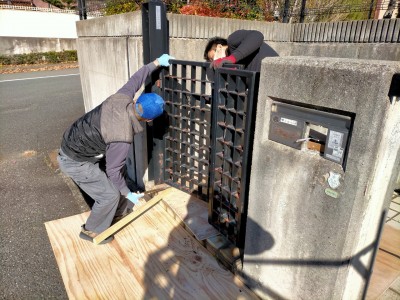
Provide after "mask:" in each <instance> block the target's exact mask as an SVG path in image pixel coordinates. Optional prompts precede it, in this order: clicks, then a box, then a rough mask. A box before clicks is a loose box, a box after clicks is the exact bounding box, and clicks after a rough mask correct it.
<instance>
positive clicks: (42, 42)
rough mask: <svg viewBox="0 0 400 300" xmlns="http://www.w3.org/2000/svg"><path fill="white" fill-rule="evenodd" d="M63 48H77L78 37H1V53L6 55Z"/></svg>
mask: <svg viewBox="0 0 400 300" xmlns="http://www.w3.org/2000/svg"><path fill="white" fill-rule="evenodd" d="M63 50H76V39H63V38H35V37H8V36H7V37H0V54H4V55H13V54H26V53H35V52H49V51H57V52H60V51H63Z"/></svg>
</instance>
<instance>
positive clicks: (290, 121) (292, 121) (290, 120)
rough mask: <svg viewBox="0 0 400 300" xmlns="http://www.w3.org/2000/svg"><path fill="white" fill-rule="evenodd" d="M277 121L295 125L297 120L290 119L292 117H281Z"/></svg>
mask: <svg viewBox="0 0 400 300" xmlns="http://www.w3.org/2000/svg"><path fill="white" fill-rule="evenodd" d="M279 121H280V122H281V123H285V124H289V125H293V126H297V121H296V120H292V119H287V118H283V117H281V119H280V120H279Z"/></svg>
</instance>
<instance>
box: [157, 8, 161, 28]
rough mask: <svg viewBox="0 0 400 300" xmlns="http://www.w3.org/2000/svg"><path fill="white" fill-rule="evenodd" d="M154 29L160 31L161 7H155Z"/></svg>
mask: <svg viewBox="0 0 400 300" xmlns="http://www.w3.org/2000/svg"><path fill="white" fill-rule="evenodd" d="M156 29H158V30H161V6H156Z"/></svg>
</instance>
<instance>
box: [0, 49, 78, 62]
mask: <svg viewBox="0 0 400 300" xmlns="http://www.w3.org/2000/svg"><path fill="white" fill-rule="evenodd" d="M76 61H78V55H77V52H76V50H64V51H61V52H55V51H50V52H35V53H27V54H15V55H0V65H33V64H43V63H48V64H56V63H62V62H76Z"/></svg>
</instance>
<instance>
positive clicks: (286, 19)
mask: <svg viewBox="0 0 400 300" xmlns="http://www.w3.org/2000/svg"><path fill="white" fill-rule="evenodd" d="M289 8H290V0H285V6H284V8H283V18H282V22H283V23H289Z"/></svg>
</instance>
